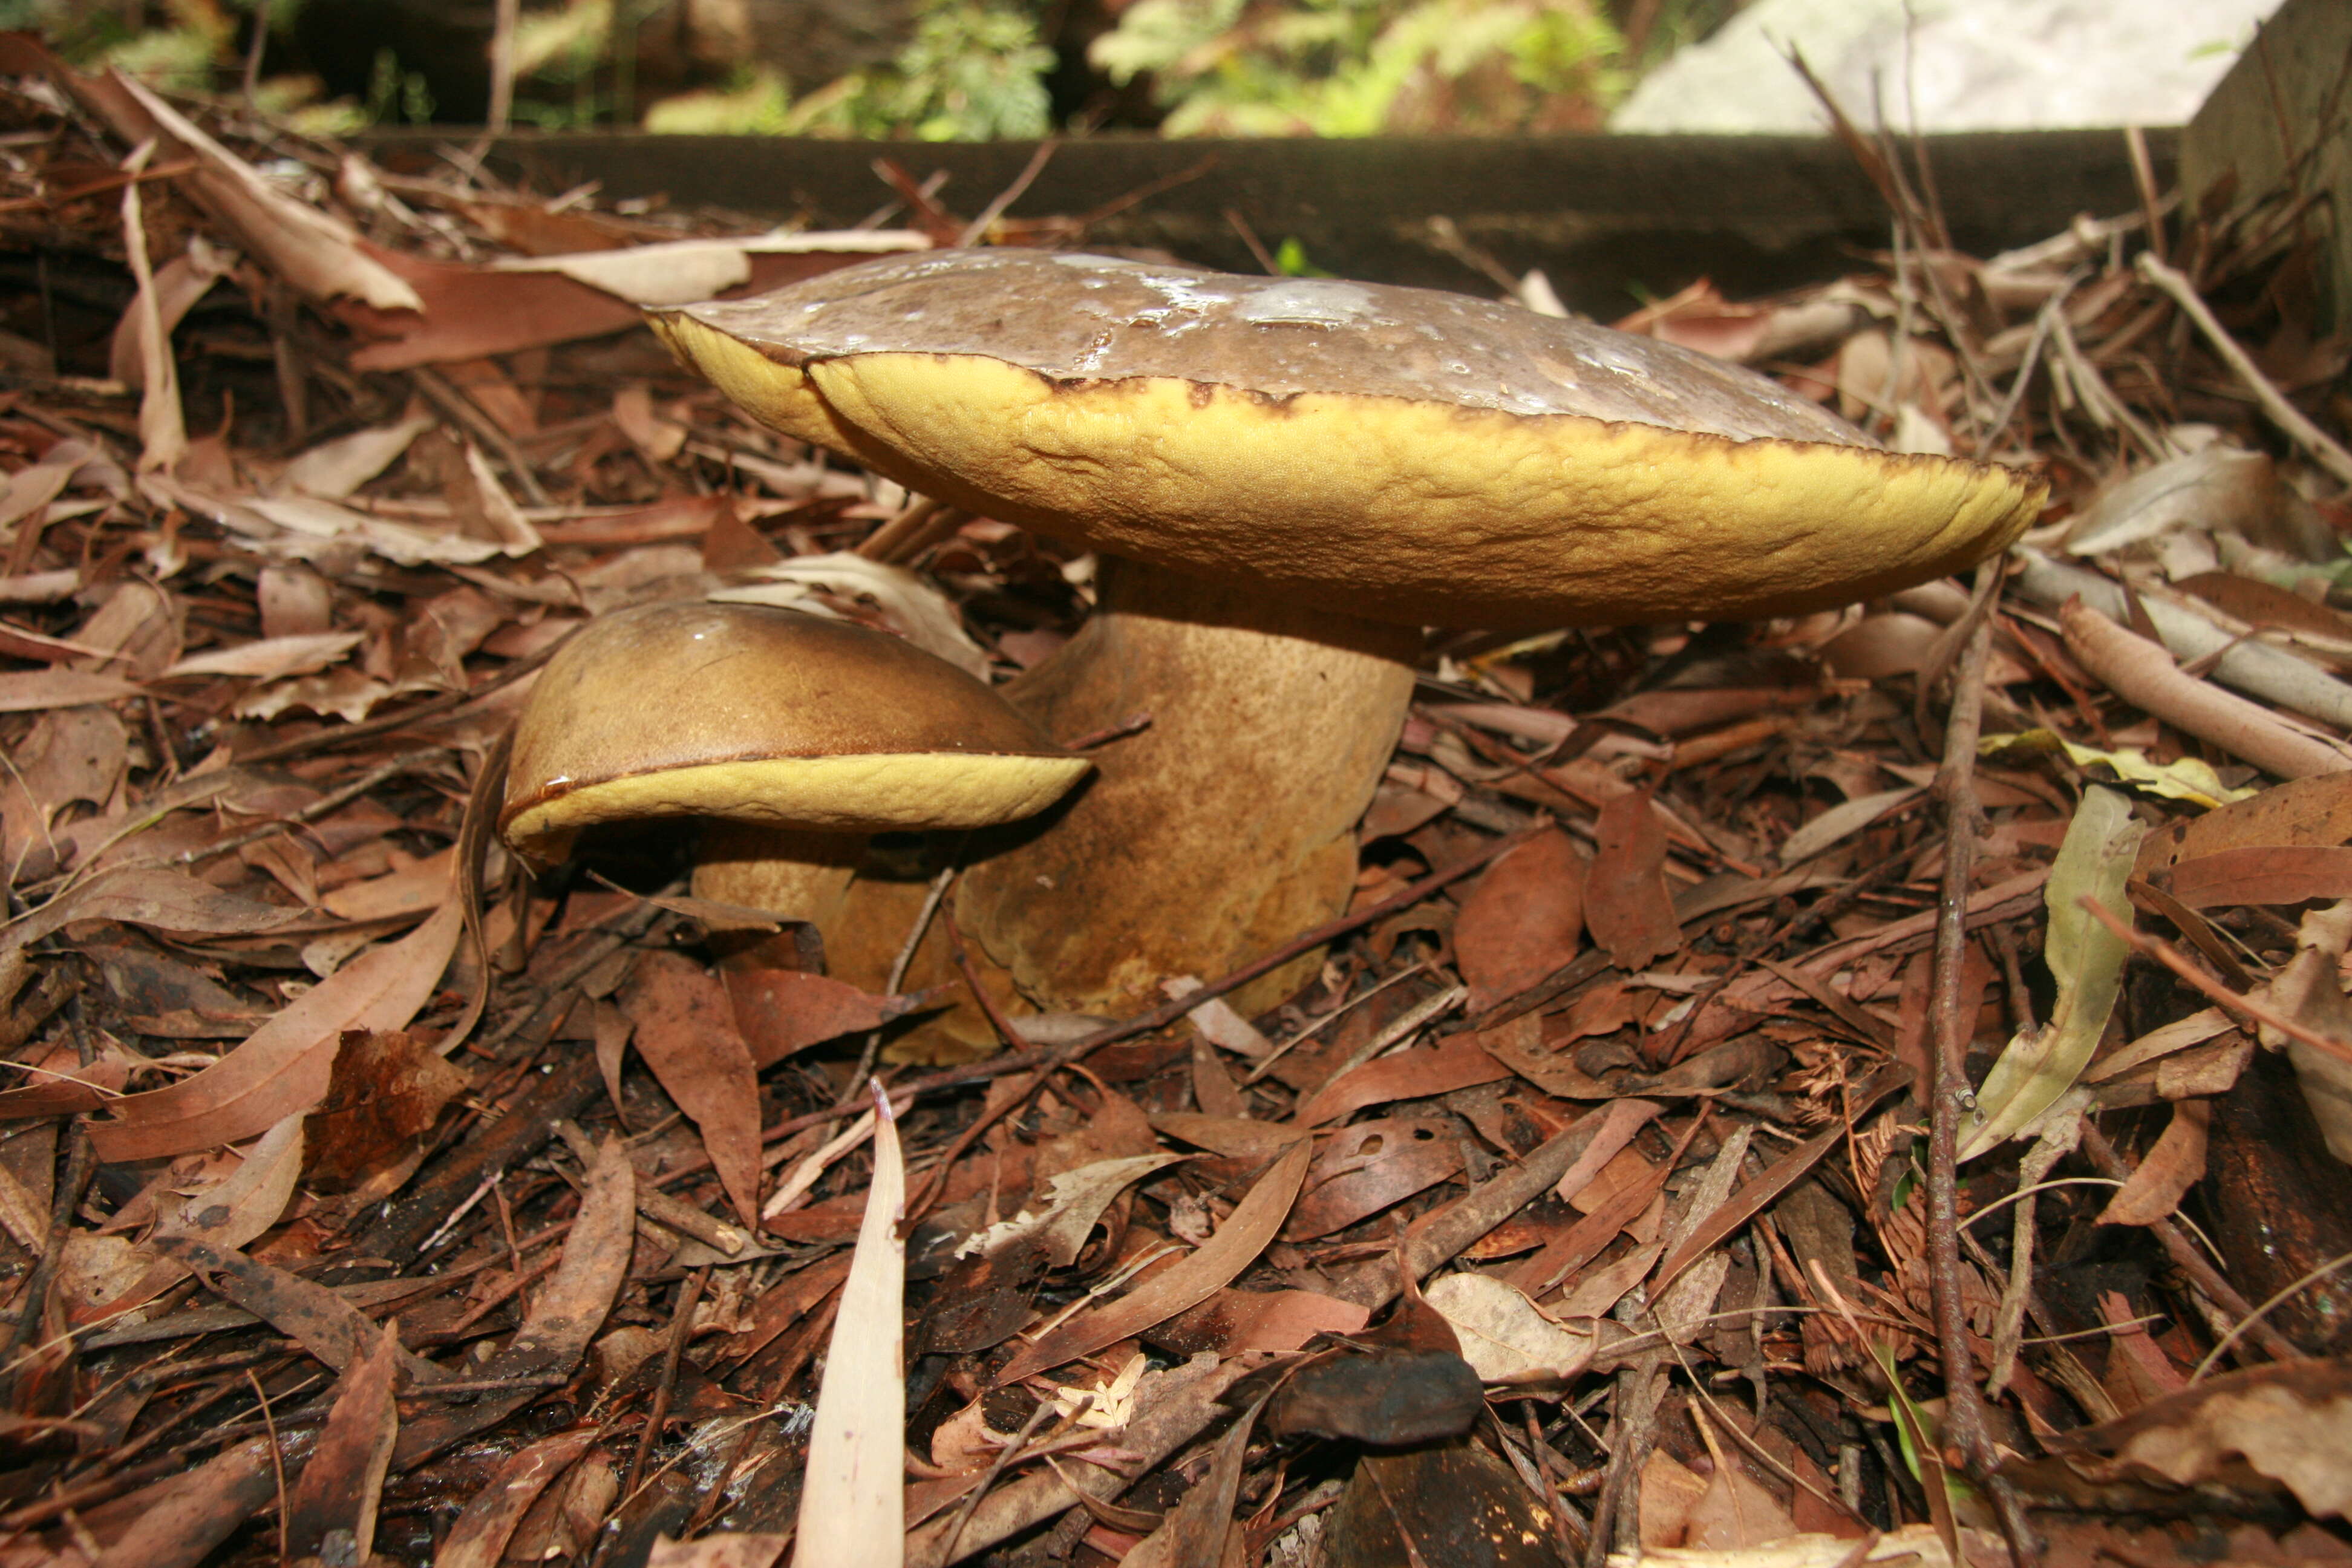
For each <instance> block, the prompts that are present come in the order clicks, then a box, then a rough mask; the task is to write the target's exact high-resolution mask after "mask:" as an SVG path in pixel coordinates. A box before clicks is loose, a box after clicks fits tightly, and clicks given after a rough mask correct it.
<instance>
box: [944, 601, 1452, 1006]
mask: <svg viewBox="0 0 2352 1568" xmlns="http://www.w3.org/2000/svg"><path fill="white" fill-rule="evenodd" d="M1420 645H1421V638H1420V634H1419V633H1418V632H1417V631H1414V630H1412V629H1411V628H1407V627H1402V626H1388V625H1383V624H1381V623H1377V622H1371V621H1365V620H1360V619H1358V618H1357V617H1355V616H1345V615H1338V614H1334V613H1331V612H1329V611H1326V610H1321V609H1316V608H1312V607H1309V606H1307V605H1301V604H1299V603H1297V600H1296V598H1295V597H1292V596H1281V597H1276V598H1265V597H1259V596H1256V595H1254V594H1253V593H1252V592H1250V591H1248V590H1246V589H1236V588H1226V587H1219V586H1214V585H1212V584H1206V583H1202V582H1199V581H1197V580H1194V579H1192V578H1188V577H1181V576H1178V575H1176V574H1173V573H1170V572H1166V571H1162V570H1160V569H1157V568H1152V567H1147V566H1140V565H1137V564H1135V563H1130V562H1123V561H1113V560H1108V559H1107V560H1106V561H1105V562H1104V563H1103V574H1102V581H1101V598H1100V603H1099V605H1098V606H1097V609H1096V611H1095V614H1094V616H1093V617H1092V618H1091V619H1089V620H1088V621H1087V624H1086V626H1085V627H1084V628H1082V629H1081V630H1080V632H1079V633H1078V635H1077V636H1076V637H1074V638H1073V639H1071V641H1070V643H1069V645H1068V646H1067V647H1065V648H1063V649H1062V650H1061V651H1060V652H1058V653H1056V654H1055V656H1054V657H1053V658H1050V659H1048V660H1047V661H1045V663H1044V664H1043V665H1041V666H1039V667H1038V668H1036V669H1034V670H1033V671H1031V672H1030V673H1029V674H1027V675H1025V676H1024V677H1023V678H1022V679H1020V680H1018V681H1016V682H1014V683H1013V686H1011V687H1010V688H1008V689H1007V690H1006V693H1005V695H1006V696H1007V697H1009V698H1010V699H1011V700H1013V703H1014V705H1015V706H1017V707H1019V708H1021V709H1023V710H1024V711H1026V712H1027V713H1029V714H1030V715H1031V717H1033V718H1034V719H1035V720H1037V721H1038V722H1039V723H1040V724H1041V725H1042V726H1043V727H1044V728H1045V731H1046V732H1047V733H1049V734H1053V735H1056V736H1061V737H1069V736H1075V735H1081V734H1087V733H1090V732H1093V731H1100V730H1104V729H1107V728H1109V727H1111V726H1113V725H1116V724H1118V722H1119V721H1121V720H1123V719H1125V718H1127V717H1128V716H1129V715H1130V714H1134V713H1137V712H1148V713H1150V715H1151V725H1150V728H1149V729H1147V730H1145V731H1142V732H1141V733H1140V734H1138V735H1135V736H1133V737H1131V738H1129V739H1125V740H1120V741H1115V742H1111V743H1109V744H1108V745H1106V746H1104V747H1103V748H1102V749H1101V750H1100V751H1099V752H1096V753H1095V763H1096V765H1097V769H1098V770H1099V771H1098V772H1097V774H1096V776H1095V777H1093V778H1092V779H1090V780H1088V781H1087V783H1086V784H1083V785H1081V786H1080V787H1079V788H1078V789H1077V790H1076V792H1074V793H1073V794H1072V795H1071V796H1070V797H1069V798H1068V799H1066V801H1065V802H1064V803H1063V804H1062V805H1061V806H1060V807H1059V808H1058V809H1056V810H1053V811H1049V812H1046V813H1045V814H1043V815H1041V816H1037V817H1035V818H1033V819H1031V821H1029V822H1027V823H1024V824H1022V825H1020V826H1017V827H1013V828H1007V829H1003V830H1000V832H999V833H997V834H993V835H991V836H990V837H991V838H992V839H993V840H994V843H993V844H991V845H988V846H985V847H984V846H982V844H979V843H975V845H974V855H973V859H972V863H971V869H970V870H968V871H967V872H965V874H964V876H963V879H962V881H961V885H960V887H959V889H958V895H957V900H956V916H957V919H958V920H959V921H961V924H962V926H963V928H964V930H965V931H968V932H970V933H971V935H973V936H974V937H976V938H977V939H978V940H979V942H981V944H982V946H983V947H984V948H985V949H986V950H987V952H988V954H989V956H990V957H991V958H992V959H994V960H995V961H996V962H997V963H1000V964H1002V965H1003V966H1004V967H1005V968H1006V969H1008V970H1009V971H1010V972H1011V973H1012V977H1013V982H1014V984H1017V985H1018V986H1019V987H1020V988H1021V990H1022V991H1023V992H1024V994H1026V995H1028V996H1029V997H1030V998H1031V999H1032V1000H1034V1002H1036V1003H1037V1004H1038V1005H1041V1006H1043V1007H1045V1008H1048V1009H1068V1010H1072V1011H1081V1012H1104V1013H1110V1014H1114V1015H1118V1014H1123V1013H1126V1012H1130V1011H1133V1010H1134V1009H1135V1008H1137V1007H1139V1006H1142V1005H1150V1004H1151V1003H1154V1002H1158V1001H1160V999H1161V998H1160V992H1159V990H1158V986H1159V983H1160V981H1161V980H1163V979H1166V978H1168V977H1170V976H1171V975H1179V974H1197V975H1202V976H1210V975H1215V974H1220V973H1224V972H1225V971H1227V970H1230V969H1232V968H1234V967H1236V966H1237V965H1239V964H1241V963H1245V962H1247V961H1248V960H1250V959H1252V958H1254V957H1256V956H1257V955H1258V954H1260V953H1262V952H1265V951H1267V950H1268V949H1270V948H1273V947H1276V946H1278V945H1279V944H1281V943H1282V942H1284V941H1286V940H1287V939H1288V938H1290V937H1292V936H1295V935H1296V934H1297V933H1298V932H1299V931H1305V930H1307V928H1309V927H1311V926H1314V925H1318V924H1319V923H1321V922H1322V921H1327V920H1328V919H1330V918H1332V917H1333V916H1334V915H1336V914H1338V913H1339V912H1340V911H1341V910H1344V909H1345V908H1346V907H1347V902H1348V898H1349V893H1350V892H1351V891H1352V889H1353V888H1354V886H1355V873H1356V846H1355V840H1354V837H1353V836H1352V830H1353V828H1354V826H1355V825H1356V822H1357V819H1358V818H1359V817H1360V816H1362V815H1363V812H1364V808H1365V806H1366V805H1369V804H1370V800H1371V797H1372V791H1373V789H1374V788H1375V786H1377V785H1378V784H1379V783H1380V778H1381V772H1382V770H1383V769H1384V768H1385V767H1386V765H1387V763H1388V760H1389V755H1390V752H1391V749H1392V748H1393V747H1394V746H1395V744H1396V738H1397V732H1398V730H1399V729H1400V727H1401V726H1402V723H1403V721H1404V714H1405V709H1406V706H1407V704H1408V702H1409V701H1410V700H1411V697H1412V658H1414V656H1415V655H1416V653H1417V652H1418V651H1419V648H1420ZM996 845H1005V846H1006V847H1001V848H999V847H996ZM983 857H984V858H983ZM1312 962H1313V960H1312V958H1311V957H1310V958H1308V959H1307V960H1303V961H1302V963H1301V964H1300V965H1297V966H1293V967H1292V968H1291V969H1289V970H1286V971H1285V972H1282V973H1278V974H1276V975H1274V976H1270V977H1268V979H1267V980H1265V981H1263V982H1260V983H1259V984H1257V985H1255V986H1254V987H1252V988H1251V991H1250V994H1248V995H1247V996H1245V997H1244V1001H1243V1005H1244V1007H1247V1006H1250V1005H1253V1004H1255V1005H1264V1004H1265V1003H1266V1002H1268V1001H1270V1000H1272V999H1273V998H1275V997H1277V996H1279V995H1282V994H1286V992H1287V990H1288V989H1290V988H1291V987H1292V986H1294V985H1295V984H1296V983H1297V979H1298V978H1299V977H1300V973H1301V971H1302V970H1303V968H1304V967H1305V965H1306V964H1308V963H1312Z"/></svg>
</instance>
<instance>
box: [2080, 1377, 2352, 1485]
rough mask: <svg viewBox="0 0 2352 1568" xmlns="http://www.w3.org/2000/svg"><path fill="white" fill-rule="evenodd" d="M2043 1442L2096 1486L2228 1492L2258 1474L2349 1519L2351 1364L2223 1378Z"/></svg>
mask: <svg viewBox="0 0 2352 1568" xmlns="http://www.w3.org/2000/svg"><path fill="white" fill-rule="evenodd" d="M2043 1445H2044V1447H2047V1448H2048V1449H2049V1450H2050V1451H2051V1452H2052V1453H2053V1454H2055V1455H2056V1456H2058V1457H2059V1458H2061V1459H2063V1461H2064V1462H2065V1463H2066V1464H2067V1465H2068V1466H2070V1467H2072V1468H2074V1470H2076V1471H2077V1472H2079V1473H2080V1474H2082V1475H2084V1477H2085V1478H2087V1479H2093V1480H2108V1479H2126V1478H2155V1479H2160V1480H2163V1481H2167V1482H2169V1483H2171V1484H2172V1485H2174V1486H2177V1487H2194V1486H2197V1485H2200V1484H2201V1483H2204V1482H2208V1481H2212V1482H2219V1483H2221V1484H2223V1485H2225V1486H2227V1485H2231V1483H2233V1482H2235V1481H2237V1480H2239V1479H2241V1478H2242V1477H2244V1476H2246V1474H2247V1473H2248V1472H2249V1471H2251V1472H2252V1473H2253V1474H2256V1475H2260V1476H2263V1477H2266V1478H2268V1479H2271V1480H2273V1481H2275V1482H2278V1483H2280V1484H2282V1485H2284V1486H2285V1487H2286V1488H2287V1489H2289V1490H2291V1491H2293V1492H2294V1495H2295V1497H2296V1498H2297V1499H2298V1500H2301V1502H2302V1503H2303V1506H2304V1507H2305V1508H2306V1509H2308V1510H2311V1511H2312V1512H2313V1513H2314V1514H2317V1515H2321V1516H2323V1517H2334V1518H2337V1519H2341V1518H2344V1517H2346V1516H2347V1514H2352V1362H2347V1361H2346V1360H2345V1359H2344V1358H2342V1357H2330V1358H2326V1359H2324V1360H2315V1361H2303V1362H2294V1363H2284V1364H2273V1365H2267V1366H2258V1367H2250V1368H2248V1369H2246V1370H2244V1371H2242V1372H2232V1373H2224V1374H2222V1375H2221V1376H2220V1377H2215V1378H2210V1379H2208V1380H2207V1381H2206V1382H2204V1383H2200V1384H2196V1385H2194V1386H2193V1387H2190V1388H2189V1389H2188V1390H2186V1391H2185V1392H2183V1393H2180V1394H2173V1395H2171V1396H2170V1397H2168V1398H2165V1399H2159V1400H2158V1401H2156V1402H2155V1403H2154V1404H2151V1405H2146V1406H2144V1407H2142V1408H2141V1409H2138V1410H2136V1411H2134V1412H2132V1413H2131V1414H2130V1415H2126V1416H2124V1417H2123V1418H2122V1419H2120V1420H2116V1421H2108V1422H2103V1423H2101V1424H2100V1425H2098V1426H2086V1427H2084V1428H2082V1429H2080V1430H2077V1431H2074V1432H2066V1433H2062V1434H2055V1435H2053V1436H2046V1437H2045V1438H2044V1439H2043Z"/></svg>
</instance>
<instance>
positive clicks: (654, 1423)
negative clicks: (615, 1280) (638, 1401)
mask: <svg viewBox="0 0 2352 1568" xmlns="http://www.w3.org/2000/svg"><path fill="white" fill-rule="evenodd" d="M709 1280H710V1269H709V1266H708V1265H706V1266H704V1267H703V1268H698V1269H696V1270H695V1271H694V1272H693V1273H691V1274H689V1275H688V1276H687V1277H686V1283H685V1284H684V1285H681V1286H679V1287H678V1291H677V1307H676V1308H674V1309H673V1310H672V1311H671V1322H670V1331H669V1345H668V1348H667V1349H666V1350H665V1351H663V1352H662V1368H661V1383H660V1385H659V1386H657V1387H656V1389H655V1390H654V1405H653V1408H652V1409H651V1410H649V1411H647V1412H646V1426H645V1430H644V1431H642V1432H639V1433H638V1434H637V1451H636V1454H635V1456H634V1457H633V1458H631V1459H630V1460H629V1479H627V1480H625V1481H624V1482H622V1483H621V1495H622V1496H623V1497H631V1496H634V1495H635V1492H636V1489H637V1482H638V1481H639V1480H640V1479H643V1478H644V1476H645V1473H646V1460H647V1459H648V1458H652V1456H653V1451H654V1447H655V1446H656V1444H658V1443H659V1442H660V1441H661V1432H662V1427H663V1426H665V1425H667V1423H668V1421H669V1402H670V1397H671V1395H672V1394H675V1393H676V1392H677V1363H678V1361H679V1358H681V1357H682V1356H684V1355H685V1354H686V1342H687V1340H688V1337H690V1336H691V1335H692V1334H693V1332H694V1305H695V1303H696V1302H697V1301H698V1300H701V1298H702V1288H703V1286H705V1285H706V1284H708V1283H709Z"/></svg>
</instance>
